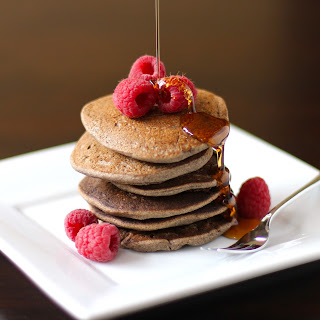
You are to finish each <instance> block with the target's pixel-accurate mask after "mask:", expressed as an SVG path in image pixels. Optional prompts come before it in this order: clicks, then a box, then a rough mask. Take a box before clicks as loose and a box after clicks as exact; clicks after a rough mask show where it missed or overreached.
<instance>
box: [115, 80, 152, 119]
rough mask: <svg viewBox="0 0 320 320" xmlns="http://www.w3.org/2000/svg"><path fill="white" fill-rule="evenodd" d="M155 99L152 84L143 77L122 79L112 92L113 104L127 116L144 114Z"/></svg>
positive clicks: (132, 116)
mask: <svg viewBox="0 0 320 320" xmlns="http://www.w3.org/2000/svg"><path fill="white" fill-rule="evenodd" d="M156 101H157V93H156V91H155V90H154V87H153V85H152V84H151V83H150V82H149V81H147V80H144V79H124V80H122V81H121V82H120V83H119V84H118V85H117V87H116V88H115V90H114V93H113V103H114V105H115V106H116V108H118V109H119V110H120V111H121V112H122V113H123V114H124V115H126V116H127V117H129V118H139V117H142V116H144V115H145V114H146V113H147V112H148V111H149V110H150V109H151V108H152V107H153V106H154V104H155V103H156Z"/></svg>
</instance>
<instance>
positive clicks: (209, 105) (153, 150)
mask: <svg viewBox="0 0 320 320" xmlns="http://www.w3.org/2000/svg"><path fill="white" fill-rule="evenodd" d="M195 104H196V109H197V111H201V112H207V113H209V114H211V115H213V116H216V117H219V118H224V119H228V110H227V107H226V104H225V102H224V100H223V99H222V98H221V97H218V96H216V95H215V94H213V93H211V92H209V91H206V90H202V89H198V94H197V99H196V102H195ZM180 115H181V113H172V114H163V113H161V112H160V111H158V110H157V108H153V109H152V110H151V111H150V112H149V113H147V114H146V115H145V116H143V117H141V118H138V119H130V118H128V117H126V116H125V115H123V114H122V113H121V112H120V111H119V110H118V109H117V108H116V107H115V106H114V104H113V101H112V95H108V96H105V97H102V98H99V99H97V100H95V101H92V102H90V103H88V104H87V105H85V106H84V107H83V109H82V111H81V120H82V123H83V125H84V127H85V129H86V131H88V132H89V133H90V134H91V135H92V136H93V137H94V138H95V139H96V140H97V141H98V142H99V143H101V144H102V145H104V146H105V147H107V148H109V149H111V150H114V151H116V152H119V153H122V154H124V155H127V156H129V157H132V158H135V159H138V160H143V161H147V162H156V163H157V162H159V163H171V162H177V161H181V160H183V159H185V158H187V157H190V156H191V155H193V154H196V153H198V152H200V151H202V150H204V149H206V148H207V145H206V144H204V143H201V142H199V141H198V140H196V139H194V138H192V137H191V136H190V135H189V134H187V133H185V132H184V131H183V130H182V129H181V127H180Z"/></svg>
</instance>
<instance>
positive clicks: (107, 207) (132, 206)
mask: <svg viewBox="0 0 320 320" xmlns="http://www.w3.org/2000/svg"><path fill="white" fill-rule="evenodd" d="M79 193H80V194H81V196H82V197H83V198H84V199H85V200H86V201H87V202H88V203H89V204H90V205H92V206H94V207H97V208H99V209H100V210H102V211H104V212H106V213H109V214H112V215H115V216H119V217H126V218H131V219H138V220H144V219H150V218H166V217H171V216H175V215H180V214H184V213H187V212H191V211H194V210H197V209H199V208H201V207H204V206H205V205H207V204H208V203H210V202H212V201H214V200H215V199H216V198H217V197H218V196H219V190H218V189H217V188H213V189H210V190H209V191H206V192H200V191H199V192H192V191H186V192H182V193H179V194H177V195H175V196H174V197H170V196H169V197H145V196H141V195H137V194H134V193H130V192H126V191H123V190H121V189H119V188H117V187H116V186H115V185H113V184H112V183H110V182H107V181H105V180H101V179H98V178H92V177H85V178H84V179H83V180H82V181H81V182H80V184H79Z"/></svg>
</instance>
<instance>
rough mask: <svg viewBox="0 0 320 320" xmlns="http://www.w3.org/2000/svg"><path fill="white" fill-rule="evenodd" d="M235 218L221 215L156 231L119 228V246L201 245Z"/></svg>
mask: <svg viewBox="0 0 320 320" xmlns="http://www.w3.org/2000/svg"><path fill="white" fill-rule="evenodd" d="M233 224H235V219H234V218H233V219H232V220H231V221H228V220H226V219H225V218H224V217H223V215H221V214H220V215H217V216H214V217H212V218H209V219H206V220H201V221H198V222H195V223H192V224H189V225H185V226H180V227H174V228H167V229H162V230H156V231H137V230H129V229H123V228H119V231H120V238H121V242H120V243H121V247H123V248H128V249H132V250H135V251H141V252H154V251H174V250H178V249H180V248H181V247H183V246H185V245H190V246H201V245H203V244H205V243H208V242H210V241H212V240H214V239H216V238H217V237H219V236H220V235H222V234H223V233H224V232H226V231H227V230H228V229H229V228H230V227H231V226H232V225H233Z"/></svg>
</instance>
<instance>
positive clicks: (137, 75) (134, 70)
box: [129, 55, 166, 81]
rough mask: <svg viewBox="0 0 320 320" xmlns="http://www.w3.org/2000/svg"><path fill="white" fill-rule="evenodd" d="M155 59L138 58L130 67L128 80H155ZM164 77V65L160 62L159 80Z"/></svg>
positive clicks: (147, 57)
mask: <svg viewBox="0 0 320 320" xmlns="http://www.w3.org/2000/svg"><path fill="white" fill-rule="evenodd" d="M157 67H158V66H157V58H156V57H153V56H148V55H145V56H142V57H140V58H138V59H137V60H136V61H135V62H134V63H133V65H132V67H131V70H130V72H129V78H130V79H144V80H147V81H150V80H153V79H157V78H158V74H157V73H158V72H157ZM165 75H166V69H165V67H164V64H163V63H162V62H161V61H160V74H159V78H162V77H164V76H165Z"/></svg>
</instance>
